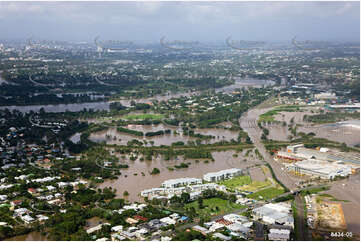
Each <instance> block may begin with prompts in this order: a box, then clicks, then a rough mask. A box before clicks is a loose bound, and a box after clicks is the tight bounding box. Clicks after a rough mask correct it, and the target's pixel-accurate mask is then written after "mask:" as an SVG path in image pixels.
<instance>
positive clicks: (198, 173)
mask: <svg viewBox="0 0 361 242" xmlns="http://www.w3.org/2000/svg"><path fill="white" fill-rule="evenodd" d="M245 152H246V150H244V151H242V153H238V157H233V154H234V153H235V151H221V152H216V151H215V152H212V156H213V158H214V162H213V161H211V160H209V162H208V163H205V159H199V162H198V163H197V162H196V160H186V161H184V159H183V158H182V157H178V159H172V160H169V161H166V160H164V159H163V157H161V156H159V157H157V158H154V159H153V160H152V161H139V159H137V160H135V161H130V160H129V159H127V158H126V160H127V164H129V168H128V169H122V170H121V173H122V175H121V176H119V177H118V179H116V180H107V181H105V182H104V183H102V184H100V185H99V187H100V188H104V187H112V188H115V189H117V192H116V194H117V197H123V192H124V191H128V192H129V196H128V197H127V199H128V200H129V201H132V202H133V201H141V200H142V199H141V197H139V193H140V192H141V191H143V190H145V189H150V188H154V187H160V186H161V184H162V182H164V181H165V180H168V179H175V178H182V177H196V178H202V177H203V175H204V174H205V173H208V172H215V171H220V170H223V169H229V168H233V167H235V168H241V169H246V168H247V167H250V166H254V165H255V164H261V162H260V161H258V160H257V159H256V158H255V157H254V154H252V155H249V156H248V157H245ZM251 153H253V152H251ZM117 156H118V157H119V158H120V157H121V156H120V155H117ZM181 162H186V163H188V162H191V165H190V166H189V167H188V168H181V169H174V170H173V171H170V170H168V168H167V167H174V165H179V164H180V163H181ZM155 167H156V168H158V169H159V170H160V174H157V175H150V172H151V171H152V170H153V168H155ZM141 172H143V173H144V174H145V176H142V174H141ZM134 173H137V176H135V175H134ZM125 175H127V177H125Z"/></svg>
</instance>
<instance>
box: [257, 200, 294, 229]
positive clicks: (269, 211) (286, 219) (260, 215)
mask: <svg viewBox="0 0 361 242" xmlns="http://www.w3.org/2000/svg"><path fill="white" fill-rule="evenodd" d="M253 215H254V218H255V219H262V221H263V222H265V223H267V224H280V225H285V226H290V227H292V228H293V227H294V220H293V216H292V214H291V205H290V204H288V203H277V204H274V203H268V204H265V205H263V206H262V207H258V208H255V209H253Z"/></svg>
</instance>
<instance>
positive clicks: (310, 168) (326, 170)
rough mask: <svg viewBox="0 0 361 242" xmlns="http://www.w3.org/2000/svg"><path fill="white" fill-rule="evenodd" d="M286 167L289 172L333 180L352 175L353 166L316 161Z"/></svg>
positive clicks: (301, 162) (308, 160) (310, 160)
mask: <svg viewBox="0 0 361 242" xmlns="http://www.w3.org/2000/svg"><path fill="white" fill-rule="evenodd" d="M286 167H287V169H288V170H289V171H293V172H295V173H299V174H304V175H309V176H313V177H319V178H321V179H333V178H335V177H337V176H342V177H345V176H348V175H350V174H351V166H348V165H343V164H340V163H338V162H329V161H324V160H316V159H307V160H303V161H299V162H296V163H293V164H289V165H287V166H286Z"/></svg>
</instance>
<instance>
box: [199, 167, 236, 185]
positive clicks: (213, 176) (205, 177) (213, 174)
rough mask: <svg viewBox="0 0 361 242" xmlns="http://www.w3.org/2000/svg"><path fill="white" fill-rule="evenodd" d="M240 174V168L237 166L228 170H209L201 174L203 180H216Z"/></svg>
mask: <svg viewBox="0 0 361 242" xmlns="http://www.w3.org/2000/svg"><path fill="white" fill-rule="evenodd" d="M240 175H242V170H241V169H238V168H232V169H228V170H222V171H218V172H210V173H207V174H204V175H203V180H205V181H208V182H217V181H222V180H225V179H229V178H232V177H235V176H240Z"/></svg>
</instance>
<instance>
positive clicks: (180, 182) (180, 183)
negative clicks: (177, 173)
mask: <svg viewBox="0 0 361 242" xmlns="http://www.w3.org/2000/svg"><path fill="white" fill-rule="evenodd" d="M196 184H202V179H198V178H189V177H185V178H178V179H170V180H166V181H164V182H163V183H162V187H165V188H175V187H184V186H188V185H196Z"/></svg>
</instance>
